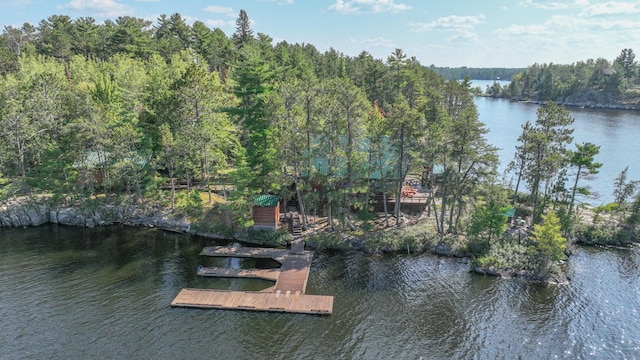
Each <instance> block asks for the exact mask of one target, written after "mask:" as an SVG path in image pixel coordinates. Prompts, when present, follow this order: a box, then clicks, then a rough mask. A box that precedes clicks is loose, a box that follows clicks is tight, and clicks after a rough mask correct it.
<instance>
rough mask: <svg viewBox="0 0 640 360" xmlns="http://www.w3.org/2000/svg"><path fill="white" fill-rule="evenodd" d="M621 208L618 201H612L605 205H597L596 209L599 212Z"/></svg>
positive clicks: (608, 211) (614, 210)
mask: <svg viewBox="0 0 640 360" xmlns="http://www.w3.org/2000/svg"><path fill="white" fill-rule="evenodd" d="M619 208H620V204H618V203H616V202H612V203H608V204H604V205H599V206H598V207H596V209H595V210H596V211H598V212H605V213H610V212H616V211H618V209H619Z"/></svg>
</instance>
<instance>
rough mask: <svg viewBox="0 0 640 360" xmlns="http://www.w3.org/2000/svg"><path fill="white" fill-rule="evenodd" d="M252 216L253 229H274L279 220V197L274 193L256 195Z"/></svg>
mask: <svg viewBox="0 0 640 360" xmlns="http://www.w3.org/2000/svg"><path fill="white" fill-rule="evenodd" d="M252 216H253V229H254V230H276V229H277V228H278V223H279V222H280V198H279V197H278V196H276V195H258V196H256V197H255V198H253V211H252Z"/></svg>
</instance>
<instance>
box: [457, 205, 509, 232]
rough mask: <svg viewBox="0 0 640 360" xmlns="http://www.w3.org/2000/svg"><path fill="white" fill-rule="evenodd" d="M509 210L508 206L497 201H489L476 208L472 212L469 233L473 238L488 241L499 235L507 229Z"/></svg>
mask: <svg viewBox="0 0 640 360" xmlns="http://www.w3.org/2000/svg"><path fill="white" fill-rule="evenodd" d="M507 210H509V207H508V206H504V205H500V204H498V203H497V202H496V201H489V202H488V203H487V204H485V205H483V206H480V207H478V208H476V209H475V211H474V212H473V214H471V223H470V225H469V230H468V232H467V234H468V235H469V236H470V237H472V238H477V239H481V240H484V241H486V242H490V241H491V240H492V239H493V238H496V237H499V236H500V235H502V233H503V232H504V231H505V230H506V229H507V219H508V217H507V215H506V212H507Z"/></svg>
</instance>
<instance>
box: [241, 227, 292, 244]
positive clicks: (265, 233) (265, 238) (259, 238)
mask: <svg viewBox="0 0 640 360" xmlns="http://www.w3.org/2000/svg"><path fill="white" fill-rule="evenodd" d="M291 240H293V235H291V233H289V232H288V231H287V230H276V231H271V230H249V231H248V232H247V241H249V242H251V243H253V244H259V245H265V246H274V247H275V246H285V245H287V243H289V242H290V241H291Z"/></svg>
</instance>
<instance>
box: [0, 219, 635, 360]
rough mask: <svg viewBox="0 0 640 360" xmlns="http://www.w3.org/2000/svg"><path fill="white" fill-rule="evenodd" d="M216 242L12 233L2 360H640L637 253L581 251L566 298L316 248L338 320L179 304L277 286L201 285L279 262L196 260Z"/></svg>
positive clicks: (0, 312) (457, 268)
mask: <svg viewBox="0 0 640 360" xmlns="http://www.w3.org/2000/svg"><path fill="white" fill-rule="evenodd" d="M214 244H223V243H220V242H217V243H216V242H213V241H211V240H205V239H201V238H195V237H190V236H185V235H178V234H173V233H167V232H163V231H158V230H153V229H138V228H120V227H107V228H100V229H76V228H67V227H58V226H42V227H37V228H29V229H0V349H1V351H0V358H3V359H44V358H47V359H50V358H53V359H111V358H115V359H128V358H139V359H420V358H423V359H474V358H475V359H517V358H523V359H551V358H566V359H576V358H591V359H603V358H615V359H623V358H627V359H633V358H640V252H639V251H638V249H631V250H624V251H609V250H607V251H603V250H593V249H580V250H578V251H577V253H576V254H575V256H573V257H571V259H570V261H569V264H568V266H569V275H570V276H571V277H572V282H571V284H570V285H567V286H541V285H532V284H527V283H525V282H522V281H519V280H500V279H495V278H491V277H484V276H477V275H473V274H471V273H469V271H468V269H469V266H468V264H466V263H465V262H464V261H463V260H459V259H449V258H440V257H433V256H427V255H400V256H393V257H384V256H381V257H376V256H370V255H362V254H358V253H353V254H336V253H326V252H319V253H316V254H315V257H314V260H313V263H312V271H311V274H310V278H309V284H308V288H307V291H308V293H310V294H326V295H334V296H335V302H334V313H333V315H331V316H327V317H321V316H313V315H294V314H279V313H259V312H249V311H224V310H198V309H178V308H171V307H170V306H169V304H170V302H171V300H172V299H173V298H174V297H175V295H176V294H177V293H178V292H179V291H180V289H182V288H183V287H203V288H222V289H245V290H258V289H261V288H264V287H266V286H269V283H268V282H265V281H247V280H222V279H212V278H198V277H197V276H196V275H195V273H196V267H197V266H198V265H199V264H210V265H218V266H230V267H270V266H273V264H271V263H269V262H255V261H253V260H238V259H232V260H229V259H226V260H225V259H217V260H216V259H206V258H202V257H200V256H199V255H198V253H199V251H200V250H201V249H202V247H203V246H208V245H214ZM207 261H209V262H207ZM212 262H214V263H215V264H212Z"/></svg>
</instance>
